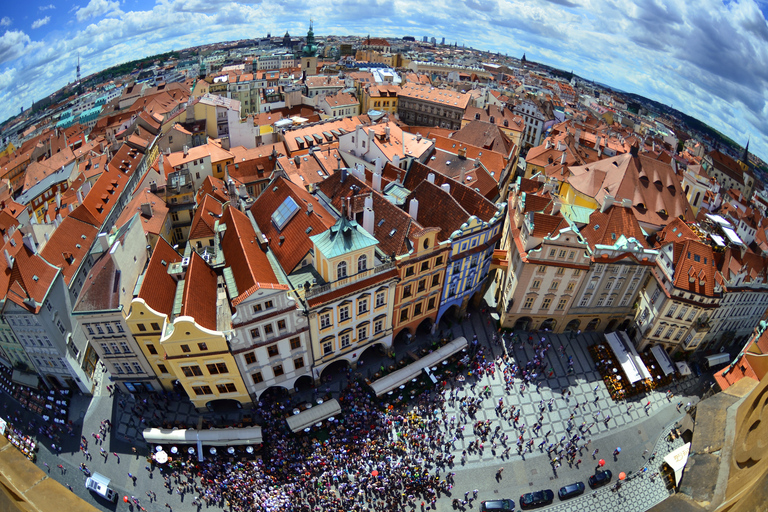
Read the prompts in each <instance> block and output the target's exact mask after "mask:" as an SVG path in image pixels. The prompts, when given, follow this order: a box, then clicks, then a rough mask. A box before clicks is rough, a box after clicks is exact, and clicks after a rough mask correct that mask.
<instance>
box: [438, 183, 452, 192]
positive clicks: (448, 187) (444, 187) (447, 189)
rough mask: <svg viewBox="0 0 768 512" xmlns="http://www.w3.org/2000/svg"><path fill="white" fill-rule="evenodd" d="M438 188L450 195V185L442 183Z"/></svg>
mask: <svg viewBox="0 0 768 512" xmlns="http://www.w3.org/2000/svg"><path fill="white" fill-rule="evenodd" d="M440 188H441V189H443V190H445V191H446V192H448V193H449V194H450V193H451V185H450V183H443V184H442V185H440Z"/></svg>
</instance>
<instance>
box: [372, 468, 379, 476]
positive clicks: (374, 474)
mask: <svg viewBox="0 0 768 512" xmlns="http://www.w3.org/2000/svg"><path fill="white" fill-rule="evenodd" d="M371 476H379V472H378V471H376V470H375V469H374V470H373V471H371Z"/></svg>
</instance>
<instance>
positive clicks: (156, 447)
mask: <svg viewBox="0 0 768 512" xmlns="http://www.w3.org/2000/svg"><path fill="white" fill-rule="evenodd" d="M162 449H163V447H162V446H160V445H157V446H155V451H156V452H159V451H160V450H162Z"/></svg>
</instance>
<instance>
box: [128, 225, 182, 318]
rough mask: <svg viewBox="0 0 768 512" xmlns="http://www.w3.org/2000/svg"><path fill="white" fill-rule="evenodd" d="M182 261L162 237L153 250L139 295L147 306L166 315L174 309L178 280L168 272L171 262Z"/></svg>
mask: <svg viewBox="0 0 768 512" xmlns="http://www.w3.org/2000/svg"><path fill="white" fill-rule="evenodd" d="M180 261H181V256H180V255H179V253H177V252H176V251H174V250H173V247H171V246H170V244H169V243H168V242H166V241H165V239H164V238H160V239H158V241H157V245H155V249H154V251H153V252H152V257H151V258H150V260H149V264H148V265H147V270H146V271H145V272H144V280H143V281H142V283H141V289H140V290H139V295H138V297H139V298H140V299H144V302H146V303H147V306H149V307H150V308H152V309H154V310H155V311H157V312H158V313H163V314H166V315H169V316H170V314H171V312H172V311H173V299H174V297H175V296H176V280H175V279H174V278H173V277H171V276H170V275H169V274H168V266H169V265H170V264H171V263H177V262H180Z"/></svg>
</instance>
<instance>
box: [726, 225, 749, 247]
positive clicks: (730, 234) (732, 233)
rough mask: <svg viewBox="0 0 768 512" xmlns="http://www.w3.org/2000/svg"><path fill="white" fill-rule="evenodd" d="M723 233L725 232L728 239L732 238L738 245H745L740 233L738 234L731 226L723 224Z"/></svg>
mask: <svg viewBox="0 0 768 512" xmlns="http://www.w3.org/2000/svg"><path fill="white" fill-rule="evenodd" d="M723 233H725V236H727V237H728V240H730V241H731V242H732V243H734V244H736V245H744V242H742V241H741V238H739V235H737V234H736V232H735V231H734V230H732V229H731V228H727V227H725V226H723Z"/></svg>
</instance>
